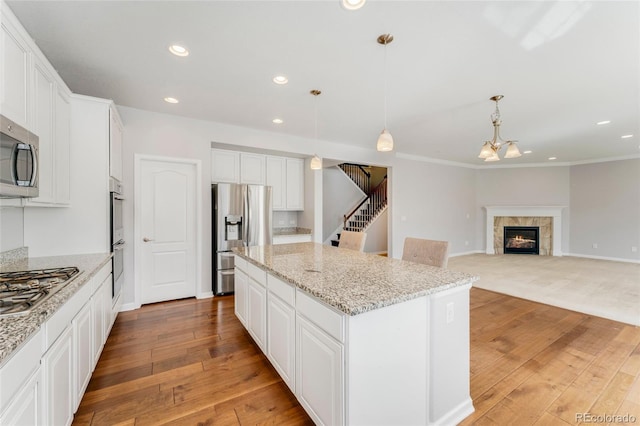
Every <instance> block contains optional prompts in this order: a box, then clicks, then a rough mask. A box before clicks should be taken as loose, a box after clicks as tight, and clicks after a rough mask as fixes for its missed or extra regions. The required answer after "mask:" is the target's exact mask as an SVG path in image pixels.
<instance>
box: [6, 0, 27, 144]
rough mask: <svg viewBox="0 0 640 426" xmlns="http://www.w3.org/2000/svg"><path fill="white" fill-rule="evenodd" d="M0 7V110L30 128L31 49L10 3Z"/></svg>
mask: <svg viewBox="0 0 640 426" xmlns="http://www.w3.org/2000/svg"><path fill="white" fill-rule="evenodd" d="M0 7H2V31H1V34H0V37H1V39H0V49H1V50H0V57H1V58H2V60H1V61H0V111H2V115H4V116H5V117H8V118H10V119H11V120H13V121H15V122H16V123H18V124H19V125H21V126H22V127H25V128H27V129H30V127H29V126H30V125H31V122H30V119H31V114H30V111H29V102H28V99H29V96H30V95H31V93H30V88H31V72H30V69H31V49H30V48H29V44H28V43H27V41H26V40H27V39H26V38H25V37H24V31H23V30H22V29H21V27H20V25H19V24H18V22H17V20H16V19H15V18H14V17H13V15H12V14H11V13H7V9H8V7H7V6H6V5H5V4H4V2H3V3H1V4H0ZM7 18H8V19H7ZM11 18H13V19H11ZM30 130H31V129H30ZM34 133H35V132H34Z"/></svg>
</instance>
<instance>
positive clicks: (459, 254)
mask: <svg viewBox="0 0 640 426" xmlns="http://www.w3.org/2000/svg"><path fill="white" fill-rule="evenodd" d="M478 253H484V250H471V251H465V252H462V253H453V254H450V255H449V257H458V256H466V255H469V254H478Z"/></svg>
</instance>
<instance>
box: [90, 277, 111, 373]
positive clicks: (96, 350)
mask: <svg viewBox="0 0 640 426" xmlns="http://www.w3.org/2000/svg"><path fill="white" fill-rule="evenodd" d="M107 280H108V281H111V275H109V278H107ZM105 282H106V281H105ZM104 294H105V292H104V291H103V288H102V286H101V287H99V288H98V290H97V291H96V292H95V293H94V295H93V297H92V298H91V303H92V305H93V306H92V311H91V314H92V315H93V321H92V326H93V341H92V342H91V343H92V346H93V348H92V351H91V352H92V354H93V365H94V366H95V365H96V364H97V363H98V359H100V353H101V352H102V347H103V346H104V341H105V334H104V330H105V327H104V322H105V318H104V317H105V312H104V307H105V303H104Z"/></svg>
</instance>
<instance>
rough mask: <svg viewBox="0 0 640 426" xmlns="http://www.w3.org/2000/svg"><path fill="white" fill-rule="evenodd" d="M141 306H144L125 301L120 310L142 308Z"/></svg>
mask: <svg viewBox="0 0 640 426" xmlns="http://www.w3.org/2000/svg"><path fill="white" fill-rule="evenodd" d="M141 307H142V305H138V304H136V303H124V304H123V305H122V306H121V307H120V312H125V311H135V310H136V309H140V308H141Z"/></svg>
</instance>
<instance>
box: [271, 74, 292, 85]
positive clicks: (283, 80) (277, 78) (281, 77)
mask: <svg viewBox="0 0 640 426" xmlns="http://www.w3.org/2000/svg"><path fill="white" fill-rule="evenodd" d="M273 82H274V83H275V84H287V83H288V82H289V79H288V78H287V77H286V76H284V75H276V76H275V77H273Z"/></svg>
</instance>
